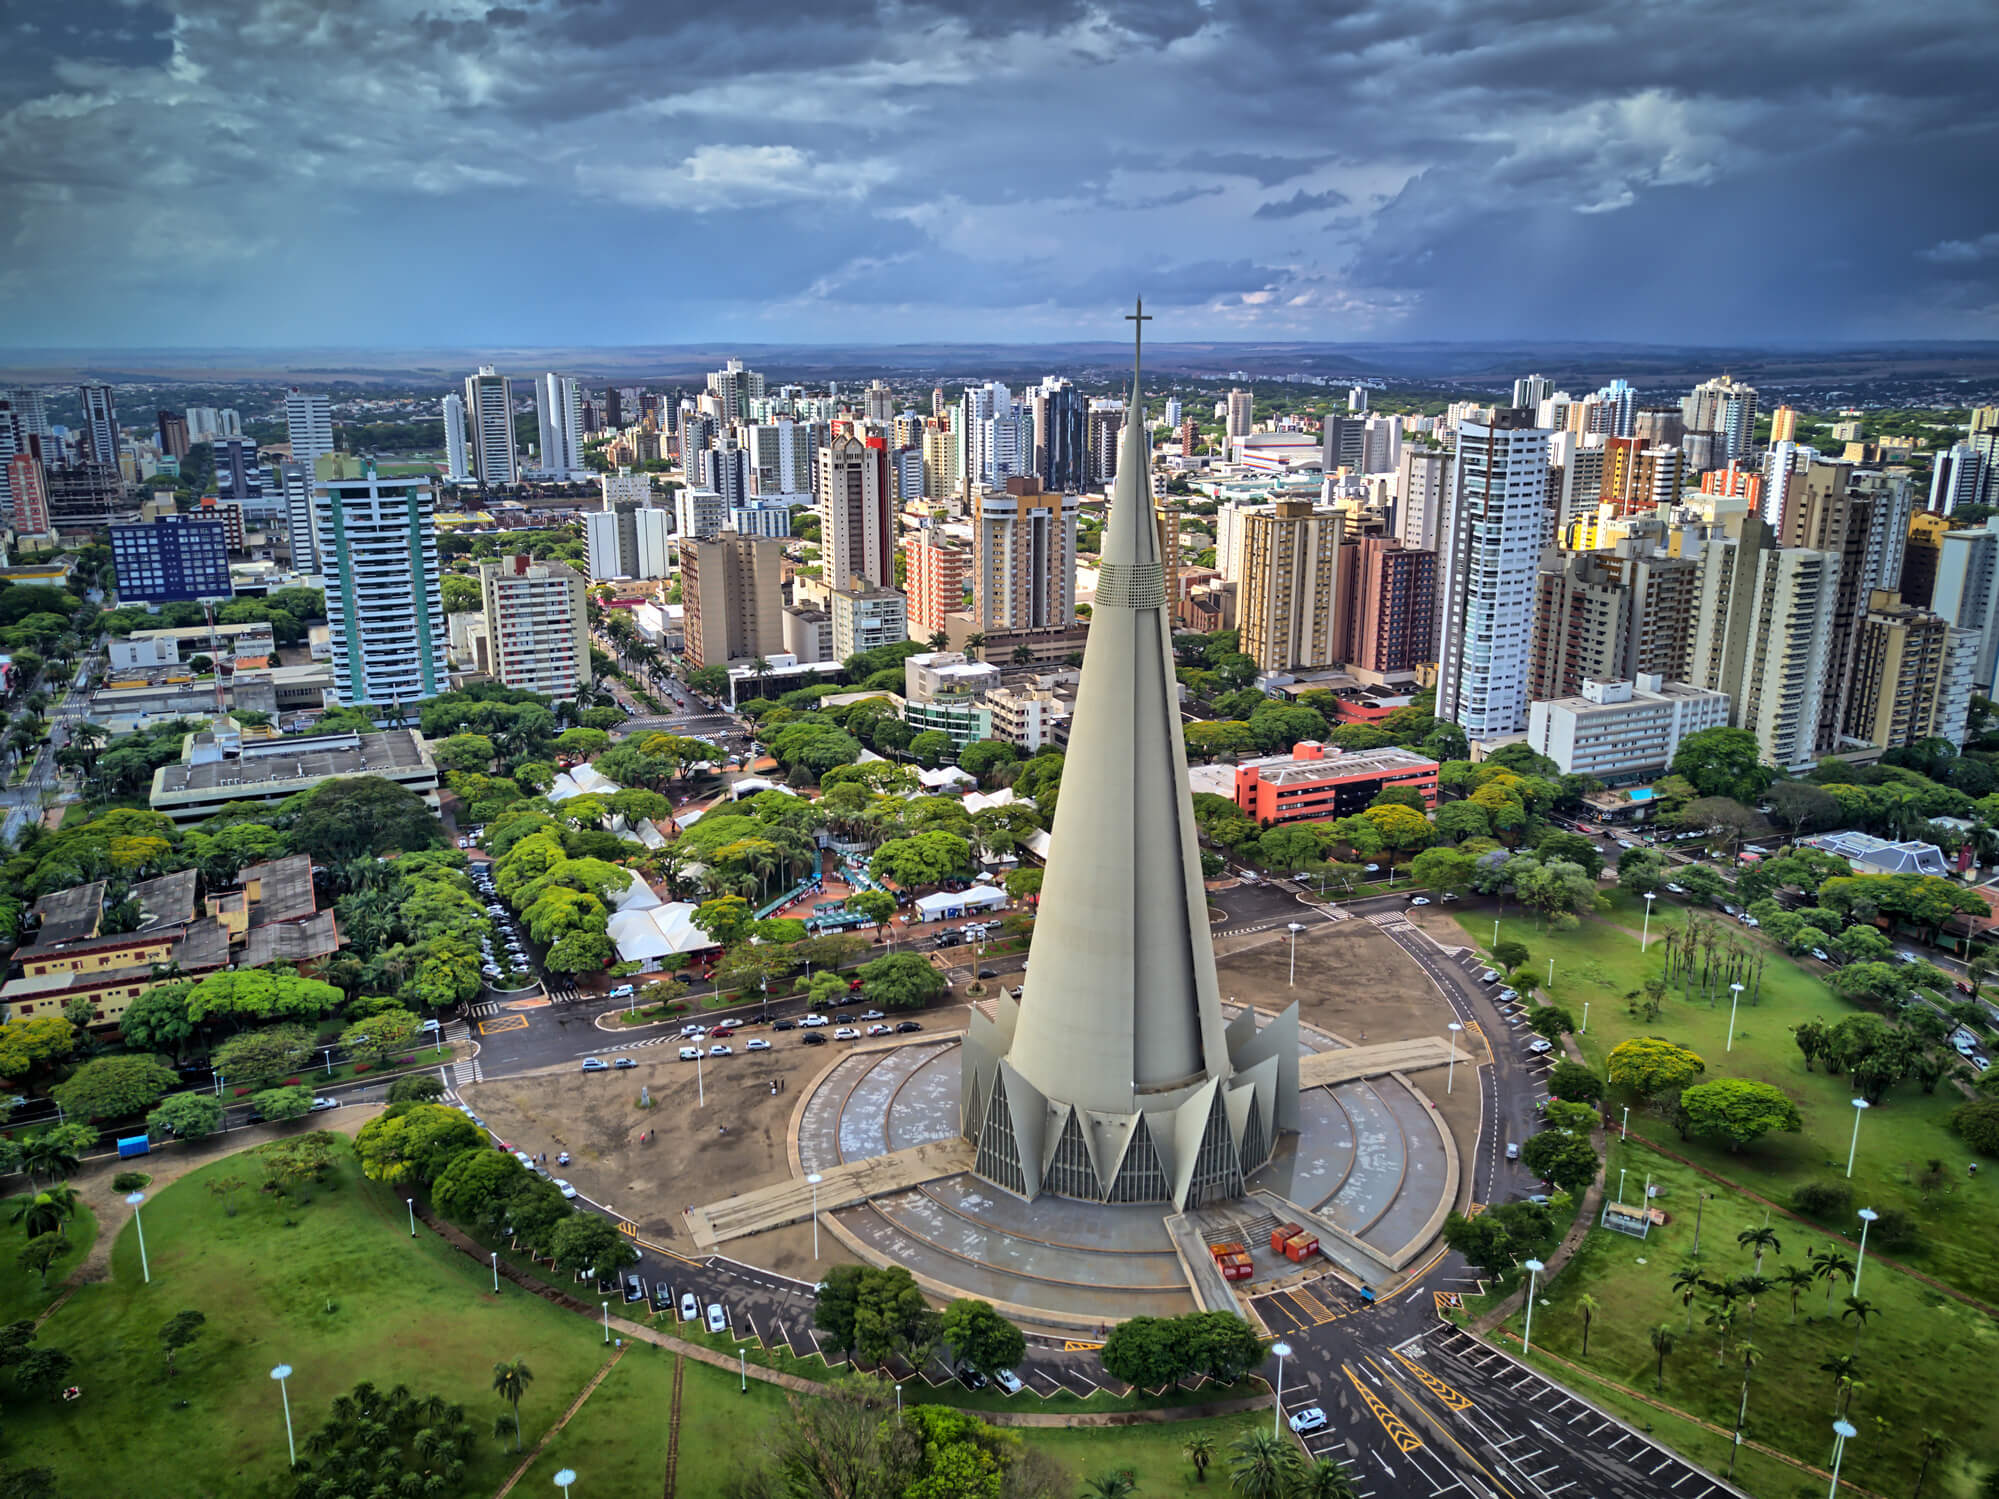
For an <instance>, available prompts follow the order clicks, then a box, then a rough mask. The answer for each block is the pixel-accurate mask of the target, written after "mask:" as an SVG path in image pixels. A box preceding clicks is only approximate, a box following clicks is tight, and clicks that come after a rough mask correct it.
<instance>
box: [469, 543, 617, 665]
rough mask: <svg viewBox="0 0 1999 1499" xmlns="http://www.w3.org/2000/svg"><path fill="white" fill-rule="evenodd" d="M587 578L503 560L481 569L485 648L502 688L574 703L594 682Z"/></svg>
mask: <svg viewBox="0 0 1999 1499" xmlns="http://www.w3.org/2000/svg"><path fill="white" fill-rule="evenodd" d="M583 590H584V584H583V577H582V575H581V574H580V573H577V572H575V571H573V570H571V569H570V568H567V567H564V566H563V565H562V564H561V563H560V562H537V561H535V560H534V559H533V558H531V557H520V556H513V557H502V558H500V559H498V560H497V561H494V562H485V563H481V564H480V566H479V592H480V595H481V597H482V598H483V599H484V601H485V608H486V643H487V650H488V652H489V656H490V660H491V667H492V672H493V675H494V677H496V678H497V679H498V680H499V681H500V683H501V684H502V685H503V686H507V687H515V688H519V689H521V690H522V691H525V692H539V693H541V694H543V695H544V696H546V697H553V698H573V697H575V696H576V693H577V690H578V689H579V688H581V687H584V686H587V685H588V684H589V681H590V628H589V622H588V620H587V618H586V616H585V612H584V604H583V596H584V595H583Z"/></svg>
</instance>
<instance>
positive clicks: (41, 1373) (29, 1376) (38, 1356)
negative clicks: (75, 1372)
mask: <svg viewBox="0 0 1999 1499" xmlns="http://www.w3.org/2000/svg"><path fill="white" fill-rule="evenodd" d="M74 1367H75V1361H74V1360H72V1359H71V1358H70V1356H69V1355H68V1354H67V1353H64V1352H63V1351H62V1350H61V1349H60V1348H37V1349H35V1350H34V1351H33V1352H31V1353H29V1354H28V1355H27V1356H26V1357H25V1358H23V1359H22V1360H21V1362H20V1363H19V1364H17V1365H15V1366H14V1383H15V1385H16V1386H17V1387H18V1388H20V1389H23V1390H26V1391H27V1392H28V1393H29V1394H31V1395H53V1394H55V1392H56V1391H57V1390H59V1389H61V1388H62V1387H63V1383H64V1381H66V1380H67V1379H68V1378H69V1371H70V1370H71V1369H72V1368H74Z"/></svg>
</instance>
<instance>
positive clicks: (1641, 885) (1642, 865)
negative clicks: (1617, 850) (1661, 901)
mask: <svg viewBox="0 0 1999 1499" xmlns="http://www.w3.org/2000/svg"><path fill="white" fill-rule="evenodd" d="M1666 878H1667V876H1666V860H1665V858H1664V856H1663V855H1661V854H1659V853H1657V852H1656V851H1654V850H1652V849H1649V848H1633V849H1627V850H1626V851H1625V853H1624V857H1623V858H1621V859H1619V860H1618V861H1617V888H1618V889H1620V890H1623V891H1626V892H1628V893H1630V894H1632V895H1644V894H1647V893H1648V892H1650V891H1654V890H1660V889H1663V888H1664V887H1665V884H1666Z"/></svg>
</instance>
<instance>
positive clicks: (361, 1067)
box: [354, 1062, 368, 1077]
mask: <svg viewBox="0 0 1999 1499" xmlns="http://www.w3.org/2000/svg"><path fill="white" fill-rule="evenodd" d="M367 1070H368V1064H367V1063H366V1062H356V1063H355V1064H354V1075H355V1076H356V1077H359V1076H360V1075H361V1074H362V1073H364V1072H366V1071H367Z"/></svg>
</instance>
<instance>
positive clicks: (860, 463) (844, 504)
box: [819, 437, 895, 660]
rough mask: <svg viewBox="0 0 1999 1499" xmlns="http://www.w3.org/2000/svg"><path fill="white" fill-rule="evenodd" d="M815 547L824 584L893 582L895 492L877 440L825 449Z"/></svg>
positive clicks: (839, 441)
mask: <svg viewBox="0 0 1999 1499" xmlns="http://www.w3.org/2000/svg"><path fill="white" fill-rule="evenodd" d="M819 548H820V553H821V556H822V559H823V562H824V566H825V577H826V586H827V587H829V588H832V589H834V590H836V591H837V590H839V589H844V588H862V587H868V586H875V587H882V586H886V585H887V584H890V583H893V582H894V581H895V552H894V548H895V493H894V484H893V481H892V480H891V479H890V478H889V471H888V446H887V444H886V443H885V442H884V441H883V440H882V439H881V438H878V437H875V438H868V439H866V440H865V441H864V440H862V439H860V438H856V437H836V438H834V439H833V441H832V443H831V444H830V445H829V446H828V447H827V449H826V452H825V454H824V455H823V456H822V458H821V460H820V464H819ZM842 659H843V660H844V659H845V657H844V655H843V656H842Z"/></svg>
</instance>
